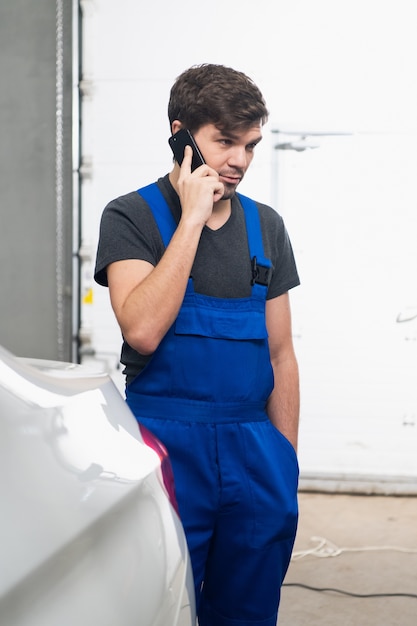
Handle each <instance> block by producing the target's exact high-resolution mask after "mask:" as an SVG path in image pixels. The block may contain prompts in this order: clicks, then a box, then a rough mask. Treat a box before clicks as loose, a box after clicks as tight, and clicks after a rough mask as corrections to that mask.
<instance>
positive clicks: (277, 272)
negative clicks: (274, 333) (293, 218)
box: [261, 205, 300, 300]
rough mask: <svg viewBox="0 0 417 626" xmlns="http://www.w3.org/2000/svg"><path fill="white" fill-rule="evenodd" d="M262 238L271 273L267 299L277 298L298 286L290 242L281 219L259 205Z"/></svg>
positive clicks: (267, 208)
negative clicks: (271, 269) (270, 263)
mask: <svg viewBox="0 0 417 626" xmlns="http://www.w3.org/2000/svg"><path fill="white" fill-rule="evenodd" d="M261 223H262V236H263V241H264V247H265V254H266V256H267V257H268V258H269V259H271V262H272V265H273V272H272V278H271V282H270V285H269V288H268V295H267V299H268V300H271V299H272V298H277V297H278V296H281V295H282V294H284V293H286V292H287V291H289V290H290V289H293V287H297V285H299V284H300V278H299V275H298V270H297V264H296V261H295V257H294V252H293V248H292V244H291V240H290V237H289V234H288V232H287V229H286V227H285V224H284V220H283V219H282V217H281V216H280V215H279V214H278V213H277V212H276V211H274V209H272V208H270V207H267V206H265V205H261Z"/></svg>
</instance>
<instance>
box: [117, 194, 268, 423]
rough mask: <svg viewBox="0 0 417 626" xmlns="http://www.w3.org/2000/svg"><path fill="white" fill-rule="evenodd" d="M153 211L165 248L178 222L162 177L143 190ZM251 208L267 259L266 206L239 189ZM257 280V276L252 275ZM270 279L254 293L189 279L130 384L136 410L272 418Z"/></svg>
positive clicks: (252, 240)
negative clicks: (210, 289) (203, 288)
mask: <svg viewBox="0 0 417 626" xmlns="http://www.w3.org/2000/svg"><path fill="white" fill-rule="evenodd" d="M138 193H139V194H140V195H141V196H142V197H143V198H144V199H145V201H146V202H147V204H148V205H149V207H150V209H151V210H152V213H153V216H154V219H155V221H156V223H157V225H158V228H159V231H160V233H161V237H162V240H163V242H164V245H165V247H166V246H168V244H169V241H170V239H171V237H172V235H173V233H174V232H175V229H176V227H177V225H176V223H175V220H174V218H173V215H172V213H171V210H170V208H169V206H168V204H167V202H166V200H165V199H164V197H163V195H162V193H161V191H160V189H159V188H158V186H157V185H156V184H152V185H149V186H148V187H144V188H142V189H139V190H138ZM238 197H239V200H240V202H241V204H242V208H243V210H244V214H245V222H246V230H247V235H248V244H249V253H250V257H251V259H254V258H255V259H256V262H257V263H258V265H261V266H263V267H270V265H271V264H270V261H269V260H268V259H265V258H264V254H263V244H262V233H261V227H260V221H259V215H258V209H257V207H256V204H255V203H254V202H253V200H250V199H249V198H246V197H245V196H242V195H240V194H239V195H238ZM248 281H249V282H250V281H251V276H248ZM267 288H268V287H267V285H266V284H259V283H258V282H254V284H253V285H252V293H251V295H250V296H249V297H247V298H230V299H227V298H217V297H213V296H206V295H203V294H199V293H195V291H194V287H193V280H192V278H190V279H189V281H188V285H187V289H186V293H185V296H184V300H183V303H182V306H181V308H180V310H179V313H178V316H177V319H176V321H175V322H174V323H173V325H172V326H171V328H170V329H169V330H168V332H167V334H166V335H165V337H164V338H163V340H162V341H161V343H160V345H159V347H158V348H157V350H156V351H155V352H154V354H153V355H152V358H151V359H150V360H149V362H148V363H147V365H146V366H145V368H144V369H143V370H142V372H140V374H138V376H137V377H136V378H135V379H134V380H133V381H132V382H131V383H130V385H129V386H128V387H127V390H126V398H127V401H128V404H129V406H130V407H131V409H132V410H133V412H134V413H135V415H136V417H138V418H140V416H143V417H158V416H159V417H161V418H163V417H167V418H169V417H172V418H175V419H181V418H182V417H180V416H184V418H186V417H187V416H188V417H190V416H191V417H192V418H193V419H196V420H206V419H211V418H215V419H216V418H219V419H220V418H222V419H229V418H236V416H238V415H240V416H242V415H244V414H246V413H247V415H248V416H251V418H252V419H253V418H254V416H255V419H256V415H259V419H264V418H265V412H264V411H265V404H266V401H267V399H268V397H269V395H270V393H271V391H272V388H273V373H272V367H271V363H270V355H269V347H268V334H267V329H266V323H265V304H266V294H267Z"/></svg>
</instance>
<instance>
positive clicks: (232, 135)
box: [219, 130, 263, 144]
mask: <svg viewBox="0 0 417 626" xmlns="http://www.w3.org/2000/svg"><path fill="white" fill-rule="evenodd" d="M219 133H220V135H221V136H222V137H225V138H226V139H233V140H234V141H237V140H238V139H239V134H236V133H233V132H232V131H227V130H219ZM262 139H263V135H258V137H255V139H253V141H250V142H249V144H253V143H254V144H258V143H259V142H260V141H262Z"/></svg>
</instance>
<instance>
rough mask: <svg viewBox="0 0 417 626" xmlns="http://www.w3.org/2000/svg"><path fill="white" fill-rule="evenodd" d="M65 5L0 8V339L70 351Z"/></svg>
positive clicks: (23, 350)
mask: <svg viewBox="0 0 417 626" xmlns="http://www.w3.org/2000/svg"><path fill="white" fill-rule="evenodd" d="M71 31H72V7H71V3H64V2H63V0H38V2H37V3H36V10H34V7H33V3H31V2H30V1H29V0H14V1H13V2H3V3H1V5H0V41H1V47H2V53H1V55H0V81H1V85H2V89H1V91H0V126H1V128H2V140H1V142H0V204H1V209H0V210H1V227H0V228H1V230H0V243H1V245H0V289H1V294H2V295H1V299H0V343H1V344H3V345H4V346H5V347H6V348H8V349H10V350H12V351H13V352H15V353H16V354H18V355H30V356H34V357H45V358H53V359H67V358H69V357H70V354H71V352H70V349H71V287H70V286H71V239H72V226H71V221H72V218H71V206H72V190H71V188H72V154H71V151H72V143H71V137H72V127H71V126H72V119H71V118H72V102H71V101H72V94H71V72H72V56H71V47H72V43H71V38H72V32H71Z"/></svg>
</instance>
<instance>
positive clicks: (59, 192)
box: [55, 0, 65, 360]
mask: <svg viewBox="0 0 417 626" xmlns="http://www.w3.org/2000/svg"><path fill="white" fill-rule="evenodd" d="M55 54H56V68H55V70H56V79H55V99H56V102H55V105H56V111H55V120H56V121H55V124H56V127H55V203H56V209H55V211H56V213H55V218H56V261H55V280H56V332H57V352H58V358H59V359H60V360H63V359H64V350H65V346H64V261H65V259H64V197H63V188H64V181H63V176H64V164H63V161H64V137H63V134H64V121H63V116H64V111H63V105H64V15H63V0H56V52H55Z"/></svg>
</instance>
